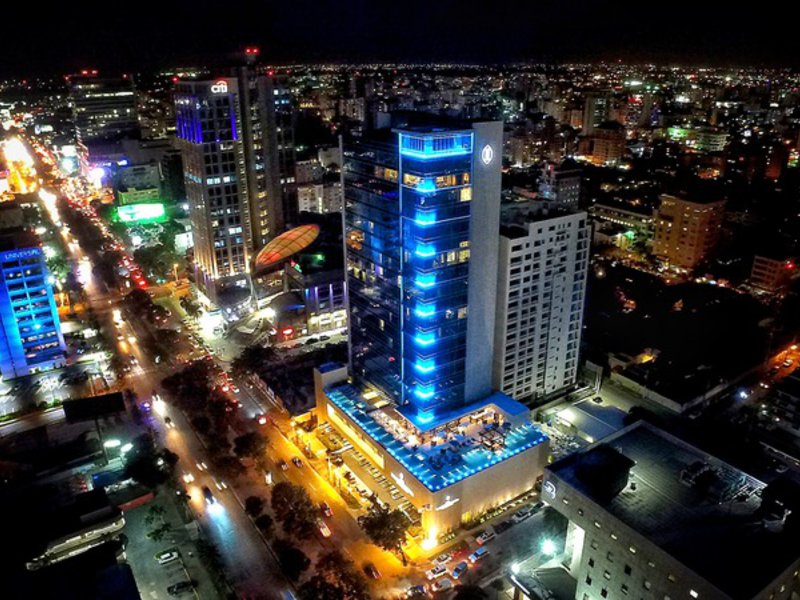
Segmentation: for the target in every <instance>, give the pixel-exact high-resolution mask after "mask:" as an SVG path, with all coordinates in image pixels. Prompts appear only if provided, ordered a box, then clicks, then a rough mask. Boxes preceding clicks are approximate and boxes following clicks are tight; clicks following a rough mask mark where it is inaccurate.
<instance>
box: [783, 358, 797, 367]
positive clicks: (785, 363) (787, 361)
mask: <svg viewBox="0 0 800 600" xmlns="http://www.w3.org/2000/svg"><path fill="white" fill-rule="evenodd" d="M793 364H794V361H793V360H792V359H791V358H787V359H786V360H785V361H783V363H781V365H782V366H783V368H784V369H788V368H789V367H791V366H792V365H793Z"/></svg>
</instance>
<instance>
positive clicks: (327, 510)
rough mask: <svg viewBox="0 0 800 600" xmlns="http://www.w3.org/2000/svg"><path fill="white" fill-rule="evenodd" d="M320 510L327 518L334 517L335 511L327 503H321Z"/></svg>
mask: <svg viewBox="0 0 800 600" xmlns="http://www.w3.org/2000/svg"><path fill="white" fill-rule="evenodd" d="M319 509H320V510H321V511H322V514H323V515H325V516H326V517H328V518H330V517H332V516H333V510H331V507H330V506H329V505H328V503H327V502H320V503H319Z"/></svg>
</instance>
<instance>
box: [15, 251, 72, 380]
mask: <svg viewBox="0 0 800 600" xmlns="http://www.w3.org/2000/svg"><path fill="white" fill-rule="evenodd" d="M0 322H1V323H0V325H1V326H0V372H1V373H2V375H3V378H5V379H11V378H14V377H20V376H24V375H29V374H31V373H35V372H37V371H40V370H45V369H50V368H53V367H57V366H63V365H64V364H65V361H66V358H65V357H66V346H65V344H64V337H63V335H62V333H61V322H60V320H59V317H58V310H57V308H56V303H55V298H54V296H53V289H52V285H51V284H50V273H49V272H48V270H47V266H46V265H45V261H44V255H43V253H42V250H41V248H39V247H38V246H34V247H19V248H14V249H11V250H6V251H2V252H0Z"/></svg>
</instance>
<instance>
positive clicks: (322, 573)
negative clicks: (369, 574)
mask: <svg viewBox="0 0 800 600" xmlns="http://www.w3.org/2000/svg"><path fill="white" fill-rule="evenodd" d="M315 571H316V574H315V575H314V577H312V578H311V579H309V580H308V581H307V582H306V583H304V584H303V585H302V586H301V587H300V589H299V590H298V591H299V594H300V597H301V598H302V599H303V600H312V599H316V598H326V599H330V600H334V599H339V598H341V599H342V600H368V599H369V597H370V596H369V593H368V591H367V584H366V581H365V580H364V577H363V576H362V575H361V573H359V572H358V569H356V566H355V564H353V562H352V561H350V560H348V559H346V558H345V557H344V556H343V555H342V553H341V552H339V551H338V550H333V551H331V552H326V553H325V554H322V555H321V556H320V557H319V558H318V559H317V563H316V565H315Z"/></svg>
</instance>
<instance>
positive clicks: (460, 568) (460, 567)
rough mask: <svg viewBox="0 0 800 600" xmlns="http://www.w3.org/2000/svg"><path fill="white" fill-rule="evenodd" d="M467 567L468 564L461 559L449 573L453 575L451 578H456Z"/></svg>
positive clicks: (464, 571) (465, 570)
mask: <svg viewBox="0 0 800 600" xmlns="http://www.w3.org/2000/svg"><path fill="white" fill-rule="evenodd" d="M467 569H469V565H468V564H467V563H466V562H465V561H462V562H460V563H458V564H457V565H456V567H455V568H454V569H453V572H452V573H450V575H451V576H452V577H453V579H455V580H458V579H459V578H460V577H461V576H462V575H463V574H464V573H466V572H467Z"/></svg>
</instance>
